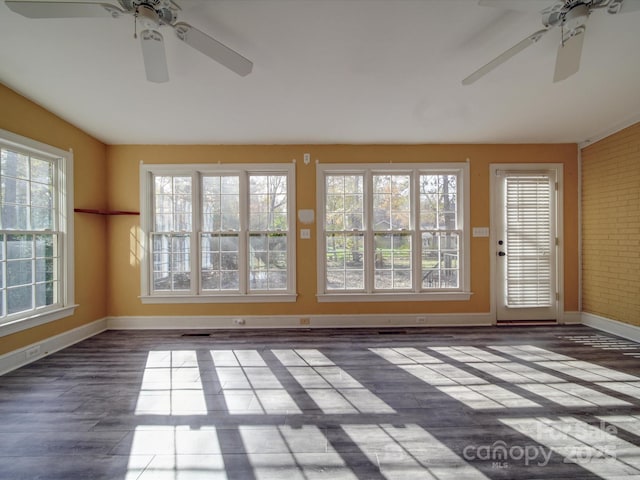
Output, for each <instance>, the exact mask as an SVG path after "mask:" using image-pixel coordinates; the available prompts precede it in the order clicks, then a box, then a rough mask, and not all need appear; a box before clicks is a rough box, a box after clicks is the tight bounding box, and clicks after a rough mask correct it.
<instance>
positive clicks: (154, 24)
mask: <svg viewBox="0 0 640 480" xmlns="http://www.w3.org/2000/svg"><path fill="white" fill-rule="evenodd" d="M118 1H119V2H120V5H122V8H124V9H125V10H126V11H128V12H130V13H133V14H135V15H136V17H137V19H138V20H139V21H140V23H141V24H142V25H143V27H144V28H148V29H157V28H158V27H159V26H160V25H171V24H173V23H174V22H175V21H176V19H177V13H176V11H175V7H174V6H173V5H172V3H171V2H170V1H169V0H118Z"/></svg>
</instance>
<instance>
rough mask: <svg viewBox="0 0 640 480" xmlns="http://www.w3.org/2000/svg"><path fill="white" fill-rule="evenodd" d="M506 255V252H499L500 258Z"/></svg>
mask: <svg viewBox="0 0 640 480" xmlns="http://www.w3.org/2000/svg"><path fill="white" fill-rule="evenodd" d="M505 255H506V253H504V252H498V256H499V257H504V256H505Z"/></svg>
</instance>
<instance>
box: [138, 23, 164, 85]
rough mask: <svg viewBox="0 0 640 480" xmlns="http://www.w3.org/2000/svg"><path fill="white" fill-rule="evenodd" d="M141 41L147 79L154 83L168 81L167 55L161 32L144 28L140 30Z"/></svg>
mask: <svg viewBox="0 0 640 480" xmlns="http://www.w3.org/2000/svg"><path fill="white" fill-rule="evenodd" d="M140 43H141V45H142V58H143V59H144V69H145V71H146V73H147V80H149V81H150V82H154V83H164V82H168V81H169V70H168V69H167V56H166V54H165V52H164V40H163V38H162V35H161V34H160V32H158V31H156V30H143V31H142V32H140Z"/></svg>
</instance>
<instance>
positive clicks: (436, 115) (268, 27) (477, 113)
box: [0, 0, 640, 144]
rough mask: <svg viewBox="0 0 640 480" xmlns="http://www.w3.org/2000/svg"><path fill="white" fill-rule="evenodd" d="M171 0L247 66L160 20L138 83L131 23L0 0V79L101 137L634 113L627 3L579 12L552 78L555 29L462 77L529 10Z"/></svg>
mask: <svg viewBox="0 0 640 480" xmlns="http://www.w3.org/2000/svg"><path fill="white" fill-rule="evenodd" d="M103 1H104V2H108V3H114V4H115V3H117V2H116V1H115V0H103ZM532 1H534V0H529V2H532ZM178 3H179V4H180V6H181V7H182V12H181V13H180V15H179V20H180V21H184V22H187V23H190V24H191V25H193V26H194V27H196V28H199V29H201V30H203V31H205V32H207V33H208V34H209V35H211V36H213V37H215V38H216V39H218V40H219V41H221V42H223V43H224V44H226V45H228V46H229V47H231V48H233V49H234V50H236V51H238V52H239V53H241V54H242V55H244V56H245V57H247V58H249V59H251V60H252V61H253V62H254V69H253V72H252V73H251V74H250V75H249V76H247V77H239V76H237V75H236V74H234V73H233V72H231V71H229V70H227V69H225V68H224V67H222V66H220V65H219V64H217V63H215V62H213V61H212V60H210V59H209V58H208V57H205V56H204V55H202V54H201V53H200V52H198V51H196V50H194V49H192V48H190V47H189V46H188V45H186V44H184V43H183V42H181V41H180V40H178V39H177V38H176V37H175V35H174V34H173V32H172V31H171V29H170V28H169V27H163V30H161V31H162V32H163V34H164V38H165V46H166V51H167V58H168V67H169V75H170V81H169V83H165V84H153V83H149V82H147V81H146V80H145V73H144V66H143V63H142V56H141V51H140V45H139V43H138V42H139V41H138V40H134V38H133V18H132V17H131V16H124V17H121V18H119V19H115V20H114V19H110V18H107V19H101V18H98V19H86V18H84V19H54V20H52V19H47V20H34V19H27V18H24V17H21V16H19V15H17V14H15V13H13V12H11V11H10V10H9V9H8V8H7V6H6V5H5V4H4V1H0V82H2V83H4V84H5V85H7V86H8V87H10V88H12V89H14V90H16V91H17V92H19V93H21V94H22V95H24V96H26V97H28V98H30V99H32V100H34V101H35V102H37V103H38V104H40V105H42V106H44V107H45V108H47V109H48V110H50V111H52V112H54V113H56V114H57V115H59V116H60V117H62V118H64V119H66V120H67V121H69V122H71V123H73V124H75V125H77V126H79V127H80V128H82V129H83V130H85V131H86V132H88V133H90V134H92V135H93V136H95V137H96V138H98V139H100V140H102V141H104V142H106V143H108V144H147V143H151V144H193V143H205V144H218V143H224V144H288V143H476V142H478V143H493V142H500V143H505V142H506V143H513V142H532V143H542V142H545V143H546V142H578V143H582V142H584V141H587V140H589V139H593V138H594V137H596V136H600V135H602V134H604V133H607V132H610V131H611V130H613V129H615V128H617V127H620V126H623V125H627V124H630V123H632V122H633V121H635V120H638V119H640V117H639V115H640V12H635V13H627V14H624V15H609V14H607V13H606V12H605V11H603V10H598V11H596V12H594V13H593V14H592V15H591V17H590V19H589V22H588V25H587V34H586V37H585V42H584V51H583V55H582V63H581V69H580V71H579V72H578V73H577V74H576V75H574V76H572V77H570V78H569V79H567V80H565V81H563V82H560V83H557V84H554V83H552V77H553V70H554V65H555V54H556V48H557V46H558V43H559V40H560V38H559V37H560V31H559V30H557V29H556V30H555V31H553V32H550V33H549V34H548V35H546V36H545V37H543V39H542V40H540V42H538V43H537V44H534V45H532V46H531V47H529V48H528V49H527V50H525V51H524V52H522V53H520V54H519V55H517V56H516V57H514V58H512V59H511V60H510V61H509V62H507V63H505V64H504V65H502V66H501V67H499V68H498V69H496V70H494V71H493V72H491V73H490V74H488V75H487V76H485V77H483V78H482V79H480V80H479V81H477V82H476V83H474V84H473V85H471V86H462V85H461V83H460V81H461V80H462V79H463V78H464V77H466V76H467V75H468V74H470V73H471V72H473V71H474V70H476V69H477V68H478V67H480V66H482V65H483V64H485V63H486V62H488V61H489V60H491V59H493V58H494V57H495V56H496V55H498V54H500V53H502V52H503V51H504V50H506V49H507V48H509V47H511V46H513V45H514V44H515V43H517V42H519V41H520V40H522V39H523V38H525V37H526V36H528V35H529V34H531V33H533V32H534V31H536V30H539V29H541V28H542V24H541V21H540V15H539V14H537V13H523V12H517V11H507V10H502V9H497V8H491V7H483V6H479V5H478V4H477V2H476V1H475V0H178ZM552 3H554V2H553V0H548V1H543V2H541V7H544V6H546V5H549V4H552ZM0 114H2V115H7V114H10V113H7V112H4V111H1V109H0Z"/></svg>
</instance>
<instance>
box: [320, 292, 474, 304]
mask: <svg viewBox="0 0 640 480" xmlns="http://www.w3.org/2000/svg"><path fill="white" fill-rule="evenodd" d="M471 295H473V293H472V292H428V293H427V292H422V293H409V292H402V293H322V294H318V295H316V297H317V299H318V302H319V303H324V302H327V303H328V302H429V301H431V302H436V301H467V300H469V299H470V298H471Z"/></svg>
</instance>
